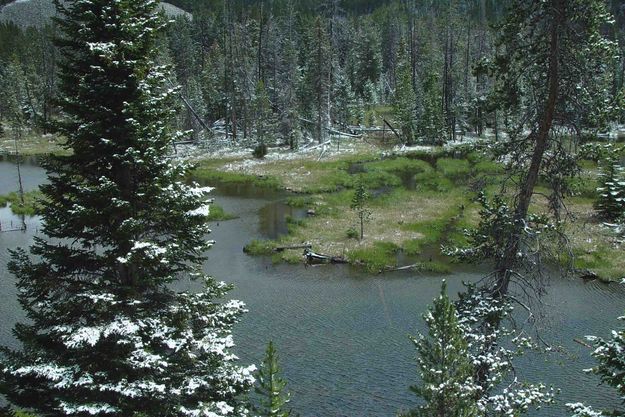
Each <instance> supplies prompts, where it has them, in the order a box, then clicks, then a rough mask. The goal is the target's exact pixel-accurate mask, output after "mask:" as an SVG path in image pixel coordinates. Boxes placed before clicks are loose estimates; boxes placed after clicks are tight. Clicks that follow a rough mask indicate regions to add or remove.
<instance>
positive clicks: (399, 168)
mask: <svg viewBox="0 0 625 417" xmlns="http://www.w3.org/2000/svg"><path fill="white" fill-rule="evenodd" d="M365 168H366V169H367V170H381V171H385V172H389V173H393V174H419V173H422V172H430V171H432V167H431V166H430V164H428V163H427V162H425V161H422V160H419V159H410V158H406V157H397V158H387V159H383V160H380V161H375V162H368V163H366V164H365Z"/></svg>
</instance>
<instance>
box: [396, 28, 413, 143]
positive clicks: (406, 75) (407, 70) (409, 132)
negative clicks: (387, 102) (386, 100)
mask: <svg viewBox="0 0 625 417" xmlns="http://www.w3.org/2000/svg"><path fill="white" fill-rule="evenodd" d="M397 60H398V64H397V85H396V87H395V95H394V97H393V117H394V118H395V120H396V122H397V123H398V124H399V128H400V129H401V134H402V138H403V139H404V142H406V143H407V144H409V145H410V144H412V143H413V142H414V139H415V135H416V126H415V124H416V116H417V115H416V103H417V95H416V94H415V91H414V87H413V85H412V73H411V67H410V57H409V56H408V54H407V53H406V42H405V40H404V39H402V40H401V42H400V43H399V56H398V58H397Z"/></svg>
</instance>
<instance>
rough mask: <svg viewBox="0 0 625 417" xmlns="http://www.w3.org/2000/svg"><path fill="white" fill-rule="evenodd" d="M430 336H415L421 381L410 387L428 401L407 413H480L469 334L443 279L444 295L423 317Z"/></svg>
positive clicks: (465, 416)
mask: <svg viewBox="0 0 625 417" xmlns="http://www.w3.org/2000/svg"><path fill="white" fill-rule="evenodd" d="M423 319H424V321H425V323H426V324H427V326H428V335H427V337H426V336H424V335H419V336H418V337H412V338H411V339H412V342H413V343H414V345H415V347H416V348H417V355H418V357H417V366H418V368H419V373H420V378H421V384H420V385H415V386H412V387H410V389H411V390H412V391H413V392H414V393H415V394H416V395H417V396H419V397H420V398H422V399H423V400H424V401H425V403H424V404H423V405H421V406H419V407H418V408H416V409H414V410H411V411H410V412H408V413H407V414H405V416H410V417H412V416H415V417H416V416H440V417H444V416H449V417H451V416H454V417H468V416H476V415H477V414H478V413H477V411H478V410H477V403H476V393H477V392H478V391H479V387H478V386H477V385H476V384H475V383H474V382H473V366H472V364H471V358H470V355H469V346H468V343H467V339H466V335H465V334H464V331H463V329H462V327H461V325H460V323H459V318H458V313H457V312H456V308H455V307H454V304H453V303H452V302H451V300H450V299H449V297H448V296H447V283H446V282H445V281H443V285H442V287H441V293H440V295H439V296H438V297H437V298H435V299H434V303H433V305H432V306H431V307H430V308H429V309H428V311H427V313H425V315H424V316H423Z"/></svg>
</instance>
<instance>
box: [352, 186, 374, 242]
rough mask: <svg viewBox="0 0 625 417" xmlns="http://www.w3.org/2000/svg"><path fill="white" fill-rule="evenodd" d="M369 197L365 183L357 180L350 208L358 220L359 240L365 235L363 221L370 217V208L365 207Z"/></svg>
mask: <svg viewBox="0 0 625 417" xmlns="http://www.w3.org/2000/svg"><path fill="white" fill-rule="evenodd" d="M369 198H370V195H369V193H368V192H367V189H366V188H365V185H364V184H363V183H362V180H359V181H358V184H357V185H356V191H355V192H354V196H353V197H352V203H351V205H350V208H351V209H352V210H354V211H355V212H356V214H357V215H358V221H359V222H360V240H362V239H363V238H364V236H365V222H366V221H368V220H369V218H370V217H371V210H369V209H368V208H367V202H368V201H369Z"/></svg>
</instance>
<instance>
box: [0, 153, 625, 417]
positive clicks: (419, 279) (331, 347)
mask: <svg viewBox="0 0 625 417" xmlns="http://www.w3.org/2000/svg"><path fill="white" fill-rule="evenodd" d="M31 168H32V170H31V171H30V172H29V173H28V175H29V176H30V175H32V177H30V178H29V181H32V182H33V183H35V182H36V181H41V180H42V179H43V173H42V170H40V169H38V168H37V167H36V166H32V167H30V168H29V169H31ZM13 169H14V166H12V165H11V164H4V165H2V164H0V178H2V179H3V182H2V183H0V184H5V183H6V184H7V186H9V187H10V181H6V182H5V181H4V179H5V175H10V172H9V173H7V170H9V171H11V170H13ZM0 187H1V188H0V193H6V192H8V191H11V189H9V190H8V191H7V189H6V187H5V186H4V185H0ZM14 189H15V188H13V190H14ZM214 197H215V199H216V203H217V204H219V205H221V206H222V207H224V209H225V210H226V211H227V212H229V213H233V214H236V215H237V216H239V217H238V218H237V219H235V220H230V221H227V222H217V223H215V224H214V225H213V233H212V234H211V236H210V237H211V239H215V240H216V241H217V245H215V246H214V247H213V249H211V250H210V251H209V253H208V259H207V261H206V263H205V265H204V267H205V270H206V271H207V272H208V273H210V274H212V275H213V276H215V277H216V278H218V279H221V280H224V281H227V282H231V283H234V284H235V286H236V289H235V290H234V291H233V292H232V293H231V294H230V295H231V297H233V298H238V299H241V300H243V301H245V302H246V303H247V306H248V309H249V310H250V312H249V313H248V314H246V315H245V316H244V317H243V320H242V322H241V323H240V324H239V325H237V326H236V328H235V342H236V343H237V347H236V349H235V351H236V353H237V354H238V355H239V357H240V358H241V362H242V363H244V364H247V363H257V364H258V363H259V362H260V360H261V358H262V355H263V352H264V349H265V347H266V344H267V342H268V341H269V340H270V339H272V340H273V341H274V342H275V344H276V346H277V348H278V351H279V355H280V363H281V366H282V368H283V371H284V375H285V377H286V379H287V380H288V382H289V389H290V391H291V393H292V396H293V400H292V406H293V409H294V411H296V412H297V413H298V414H300V415H301V416H305V417H312V416H318V417H321V416H350V417H351V416H354V417H355V416H393V415H396V413H397V412H398V411H399V410H401V409H407V408H410V407H412V406H414V405H415V404H416V403H417V400H416V399H415V397H414V395H413V394H412V393H410V392H409V390H408V387H409V386H410V385H411V384H414V383H415V382H416V365H415V351H414V348H413V346H412V344H411V342H410V340H409V339H408V335H410V334H415V333H416V332H418V331H420V330H423V328H424V326H423V322H422V320H421V315H422V314H423V312H424V311H425V309H426V306H427V305H428V304H429V303H430V302H431V300H432V298H433V297H434V296H435V295H436V294H437V293H438V291H439V289H440V283H441V279H442V278H443V277H441V276H428V275H425V274H416V273H410V272H400V273H392V274H385V275H367V274H364V273H362V272H359V271H358V270H355V269H353V268H350V267H348V266H322V267H309V268H305V267H304V266H302V265H272V263H271V261H270V260H269V259H264V258H253V257H249V256H247V255H245V254H244V253H243V251H242V248H243V246H244V245H245V244H246V243H247V242H249V241H250V240H251V239H253V238H263V237H275V236H277V235H279V234H280V233H284V232H285V230H286V221H285V216H286V215H290V216H299V215H301V212H299V211H294V210H292V209H290V208H288V207H286V206H285V205H284V204H281V201H282V199H283V198H284V196H283V195H280V194H279V193H275V192H267V191H264V190H259V189H256V188H254V187H250V186H244V187H218V189H217V190H215V192H214ZM0 220H2V221H3V222H6V221H10V220H16V221H17V218H16V217H15V216H12V215H11V214H10V212H9V211H8V209H0ZM26 221H27V226H28V229H27V231H26V232H10V233H0V316H1V317H2V318H3V320H4V324H3V326H2V327H0V344H6V345H14V344H15V341H14V338H13V336H12V334H11V327H12V325H13V323H15V322H16V321H17V320H19V319H21V318H23V314H22V312H21V310H20V308H19V306H18V305H17V303H16V301H15V287H14V281H13V277H12V276H11V275H10V274H8V273H7V270H6V262H7V260H8V254H7V249H9V248H16V247H20V246H21V247H25V246H28V245H29V244H31V243H32V240H33V237H34V236H35V235H37V234H38V233H39V231H38V228H39V226H40V224H39V221H38V219H37V218H28V219H27V220H26ZM480 276H481V274H480V273H479V272H476V271H473V272H472V271H459V272H456V273H454V274H452V275H450V276H447V277H445V278H446V279H447V280H448V282H449V289H450V291H451V292H452V293H454V294H455V293H456V292H457V291H458V290H460V289H461V282H462V281H463V280H464V281H471V280H475V279H478V278H479V277H480ZM179 285H180V287H181V288H182V287H193V286H194V284H193V283H187V282H181V283H180V284H179ZM548 292H549V293H548V295H547V296H546V297H545V299H544V302H545V305H546V308H545V313H546V317H545V319H544V320H543V321H542V324H541V325H542V327H543V329H542V333H541V334H542V335H543V337H545V338H546V339H547V340H549V341H550V342H551V343H553V344H554V345H558V346H562V348H563V350H564V353H562V354H552V355H549V356H542V355H534V356H527V357H525V358H523V359H522V360H521V361H519V362H518V364H517V365H518V366H517V374H518V377H519V378H520V379H522V380H523V379H525V380H528V381H543V382H545V383H547V384H553V385H554V386H555V387H557V388H560V389H561V390H562V393H561V394H560V395H559V396H558V402H559V405H556V406H552V407H549V408H545V409H543V410H541V411H539V412H531V413H530V414H529V415H532V416H550V417H551V416H553V417H558V416H568V415H569V414H568V413H567V412H566V409H565V408H564V407H563V405H562V404H564V403H566V402H571V401H585V402H587V403H589V404H593V405H598V406H609V405H613V406H616V405H618V401H616V398H617V397H616V393H615V392H614V391H612V390H611V389H609V388H607V387H598V386H597V382H598V381H597V379H596V378H594V377H593V376H591V375H586V374H584V373H583V372H582V369H585V368H588V367H590V366H592V365H593V361H592V359H591V358H590V356H589V353H590V351H589V349H588V348H586V347H584V346H582V345H580V344H578V343H576V342H574V340H573V339H575V338H583V336H584V335H586V334H597V335H599V336H604V337H607V336H609V331H610V329H612V328H616V327H618V326H619V323H618V321H617V319H616V318H617V317H618V316H619V315H622V314H623V312H624V311H625V289H624V288H623V286H620V285H618V284H612V285H604V284H601V283H597V282H587V283H585V282H583V281H569V280H564V279H555V278H554V279H553V280H552V282H551V286H550V288H549V289H548Z"/></svg>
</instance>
